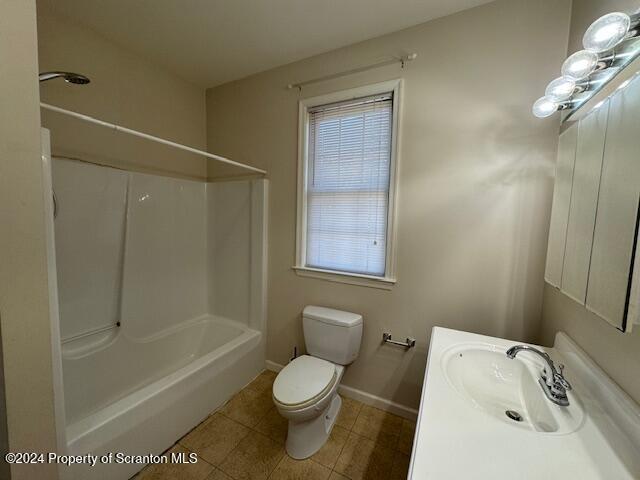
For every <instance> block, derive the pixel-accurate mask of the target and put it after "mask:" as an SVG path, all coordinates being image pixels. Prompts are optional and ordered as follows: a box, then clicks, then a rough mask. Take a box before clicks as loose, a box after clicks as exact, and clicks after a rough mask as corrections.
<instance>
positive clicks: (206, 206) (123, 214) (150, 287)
mask: <svg viewBox="0 0 640 480" xmlns="http://www.w3.org/2000/svg"><path fill="white" fill-rule="evenodd" d="M44 138H45V140H46V138H47V135H46V134H45V135H44ZM44 150H45V155H44V156H43V159H44V160H45V162H44V165H45V174H47V173H48V172H47V167H48V165H51V170H52V172H51V174H52V186H53V192H55V197H54V198H55V201H52V202H49V203H50V208H51V209H52V210H55V221H54V229H55V239H54V238H51V243H52V244H55V259H53V260H54V261H53V262H50V263H52V264H51V265H50V268H52V269H54V270H57V275H56V277H57V292H58V295H57V298H58V299H59V332H60V335H59V338H60V341H59V342H58V345H55V347H56V348H55V349H54V350H56V352H58V353H59V357H58V358H59V364H61V370H62V372H61V377H62V381H61V384H60V385H59V386H58V387H59V388H58V389H57V390H58V391H57V392H56V393H57V395H56V399H57V401H58V403H60V404H61V405H58V407H59V408H58V409H57V410H58V417H61V418H58V419H57V423H58V425H59V426H63V428H62V430H63V432H64V435H61V436H60V442H62V443H63V445H61V446H60V450H61V453H67V454H73V455H83V454H87V453H91V454H94V455H100V454H106V453H109V452H124V453H127V454H131V455H145V454H159V453H161V452H162V451H164V450H165V449H167V448H168V447H169V446H171V445H172V444H173V443H174V442H175V441H176V440H177V439H178V438H180V437H181V436H182V435H184V434H185V433H186V432H188V431H189V430H190V429H191V428H193V427H194V426H195V425H196V424H197V423H199V422H200V421H201V420H202V419H203V418H204V417H206V416H207V415H208V414H209V413H210V412H211V411H212V410H213V409H215V408H217V407H218V406H220V405H221V404H222V403H223V402H224V401H226V400H227V399H228V398H229V397H230V396H231V395H232V394H233V393H235V392H236V391H238V390H239V389H240V388H242V387H243V386H244V385H245V384H246V383H248V382H249V381H250V380H251V379H252V378H253V377H255V376H256V375H257V374H258V373H259V372H260V371H261V370H262V369H263V368H264V360H265V356H264V355H265V354H264V327H265V326H264V318H265V293H264V292H265V272H266V267H265V245H266V240H265V238H266V227H265V226H266V205H267V202H266V200H267V181H266V180H264V179H252V180H242V181H226V182H216V183H206V182H202V181H192V180H182V179H176V178H169V177H163V176H158V175H151V174H143V173H136V172H128V171H123V170H117V169H113V168H109V167H103V166H98V165H93V164H89V163H85V162H79V161H74V160H69V159H63V158H53V159H51V158H49V157H48V156H47V155H48V154H47V145H44ZM52 246H53V245H52ZM52 283H53V285H52V288H53V289H54V290H55V288H56V287H55V282H52ZM55 330H56V329H55V327H54V339H55V338H56V334H55V333H56V332H55ZM54 341H55V340H54ZM54 360H55V359H54ZM143 466H144V465H140V464H115V463H112V464H104V465H98V466H96V467H89V466H74V467H72V468H63V469H62V470H61V474H62V477H63V478H66V479H83V480H85V479H92V478H96V479H98V478H109V479H120V478H122V479H126V478H129V477H130V476H131V475H133V474H134V473H135V472H136V471H137V470H139V469H141V468H142V467H143Z"/></svg>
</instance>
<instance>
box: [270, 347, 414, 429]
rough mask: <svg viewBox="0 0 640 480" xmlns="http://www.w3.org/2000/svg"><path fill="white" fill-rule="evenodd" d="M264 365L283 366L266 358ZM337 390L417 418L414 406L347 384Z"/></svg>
mask: <svg viewBox="0 0 640 480" xmlns="http://www.w3.org/2000/svg"><path fill="white" fill-rule="evenodd" d="M266 367H267V370H271V371H272V372H279V371H280V370H282V369H283V368H284V365H280V364H279V363H276V362H272V361H271V360H267V361H266ZM338 392H339V393H340V394H341V395H343V396H345V397H347V398H351V399H353V400H358V401H359V402H362V403H364V404H365V405H371V406H372V407H376V408H379V409H380V410H385V411H387V412H390V413H394V414H396V415H398V416H400V417H403V418H407V419H409V420H416V419H417V418H418V410H416V409H415V408H411V407H407V406H406V405H402V404H400V403H396V402H393V401H391V400H388V399H386V398H382V397H378V396H376V395H373V394H371V393H367V392H364V391H362V390H358V389H357V388H353V387H349V386H347V385H338Z"/></svg>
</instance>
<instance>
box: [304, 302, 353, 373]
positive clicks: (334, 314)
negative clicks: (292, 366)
mask: <svg viewBox="0 0 640 480" xmlns="http://www.w3.org/2000/svg"><path fill="white" fill-rule="evenodd" d="M302 328H303V330H304V342H305V344H306V346H307V352H308V353H309V354H310V355H312V356H314V357H318V358H322V359H324V360H328V361H330V362H333V363H337V364H339V365H349V364H350V363H351V362H353V361H354V360H355V359H356V358H357V357H358V353H360V342H361V340H362V315H359V314H357V313H351V312H343V311H342V310H334V309H332V308H325V307H316V306H313V305H310V306H307V307H305V309H304V311H303V312H302Z"/></svg>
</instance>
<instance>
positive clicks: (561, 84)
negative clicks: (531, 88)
mask: <svg viewBox="0 0 640 480" xmlns="http://www.w3.org/2000/svg"><path fill="white" fill-rule="evenodd" d="M576 88H578V86H577V84H576V81H575V80H574V79H573V78H572V77H568V76H562V77H558V78H556V79H555V80H552V81H551V83H549V85H548V86H547V89H546V90H545V92H544V93H545V97H548V98H550V99H551V100H553V101H556V102H562V101H563V100H568V99H569V98H571V96H572V95H573V93H574V92H575V91H576Z"/></svg>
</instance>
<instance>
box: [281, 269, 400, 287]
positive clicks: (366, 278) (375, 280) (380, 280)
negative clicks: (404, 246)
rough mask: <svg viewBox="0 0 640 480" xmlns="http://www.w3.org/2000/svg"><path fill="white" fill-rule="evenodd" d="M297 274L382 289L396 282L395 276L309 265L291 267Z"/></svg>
mask: <svg viewBox="0 0 640 480" xmlns="http://www.w3.org/2000/svg"><path fill="white" fill-rule="evenodd" d="M292 268H293V269H294V270H295V272H296V274H297V275H300V276H301V277H309V278H318V279H320V280H328V281H330V282H337V283H346V284H349V285H358V286H361V287H370V288H380V289H383V290H391V289H392V288H393V286H394V285H395V283H396V279H395V278H390V277H374V276H372V275H360V274H357V273H346V272H337V271H334V270H323V269H321V268H310V267H299V266H294V267H292Z"/></svg>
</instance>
